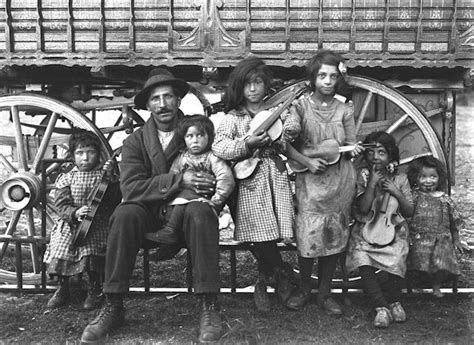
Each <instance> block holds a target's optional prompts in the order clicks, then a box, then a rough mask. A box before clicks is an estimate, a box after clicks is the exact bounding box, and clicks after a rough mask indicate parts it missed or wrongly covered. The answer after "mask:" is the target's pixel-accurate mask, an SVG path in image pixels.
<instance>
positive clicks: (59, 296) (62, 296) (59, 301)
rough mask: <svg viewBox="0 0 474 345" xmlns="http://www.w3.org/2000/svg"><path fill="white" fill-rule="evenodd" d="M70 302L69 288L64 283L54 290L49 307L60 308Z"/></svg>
mask: <svg viewBox="0 0 474 345" xmlns="http://www.w3.org/2000/svg"><path fill="white" fill-rule="evenodd" d="M68 303H69V288H68V287H65V286H64V285H60V286H59V288H58V289H57V290H56V291H55V292H54V294H53V296H52V297H51V298H50V299H49V301H48V304H47V307H48V308H52V309H54V308H59V307H62V306H63V305H66V304H68Z"/></svg>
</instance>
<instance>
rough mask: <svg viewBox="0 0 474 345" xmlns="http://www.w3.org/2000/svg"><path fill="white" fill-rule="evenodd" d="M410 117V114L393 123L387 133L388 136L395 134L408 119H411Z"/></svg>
mask: <svg viewBox="0 0 474 345" xmlns="http://www.w3.org/2000/svg"><path fill="white" fill-rule="evenodd" d="M409 118H410V117H409V116H408V114H404V115H403V116H401V117H400V118H399V119H398V120H397V121H395V122H394V123H392V124H391V125H390V127H388V128H387V129H386V130H385V132H387V133H388V134H391V133H393V132H395V131H396V130H397V129H398V127H400V126H401V125H402V123H403V122H405V121H406V120H407V119H409Z"/></svg>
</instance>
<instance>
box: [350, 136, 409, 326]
mask: <svg viewBox="0 0 474 345" xmlns="http://www.w3.org/2000/svg"><path fill="white" fill-rule="evenodd" d="M364 143H370V144H373V145H374V148H369V149H366V150H365V151H364V159H365V162H366V163H367V167H364V168H362V169H361V170H360V171H359V172H358V175H357V196H356V199H355V201H354V216H355V223H354V225H353V228H352V231H351V236H350V239H349V247H348V250H347V258H346V267H347V270H348V271H349V272H353V271H356V270H357V269H358V270H359V274H360V276H361V278H362V285H363V287H364V290H365V292H366V293H367V294H368V296H369V298H370V300H371V302H372V304H373V306H374V307H375V310H376V316H375V319H374V326H375V327H378V328H386V327H388V326H389V324H390V323H391V322H392V321H395V322H403V321H405V320H406V314H405V310H404V309H403V307H402V305H401V304H400V297H401V288H402V284H403V282H404V277H405V273H406V258H407V255H408V224H407V222H406V220H405V219H406V218H407V217H411V216H412V215H413V202H412V194H411V189H410V184H409V182H408V178H407V176H406V174H404V173H401V172H399V171H398V170H397V168H396V166H397V164H398V163H399V160H400V157H399V150H398V147H397V145H396V143H395V139H394V138H393V137H392V136H391V135H390V134H387V133H385V132H373V133H371V134H369V135H368V136H367V137H366V139H365V141H364ZM377 270H380V272H378V273H377V275H376V271H377Z"/></svg>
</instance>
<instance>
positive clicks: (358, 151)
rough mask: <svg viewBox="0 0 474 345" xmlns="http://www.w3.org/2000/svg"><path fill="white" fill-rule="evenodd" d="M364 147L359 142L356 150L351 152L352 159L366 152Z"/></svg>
mask: <svg viewBox="0 0 474 345" xmlns="http://www.w3.org/2000/svg"><path fill="white" fill-rule="evenodd" d="M364 150H365V149H364V147H363V146H362V142H360V141H359V142H358V143H357V144H356V145H355V147H354V149H353V150H352V151H351V152H350V154H351V157H353V158H355V157H358V156H359V155H360V154H361V153H362V152H364Z"/></svg>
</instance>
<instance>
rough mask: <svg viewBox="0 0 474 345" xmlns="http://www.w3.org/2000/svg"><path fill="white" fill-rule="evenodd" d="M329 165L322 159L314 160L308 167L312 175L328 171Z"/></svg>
mask: <svg viewBox="0 0 474 345" xmlns="http://www.w3.org/2000/svg"><path fill="white" fill-rule="evenodd" d="M327 165H328V163H327V162H326V161H325V160H324V159H322V158H313V159H312V160H311V162H310V166H309V167H308V169H309V171H311V173H312V174H321V173H323V172H325V171H326V168H327Z"/></svg>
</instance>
